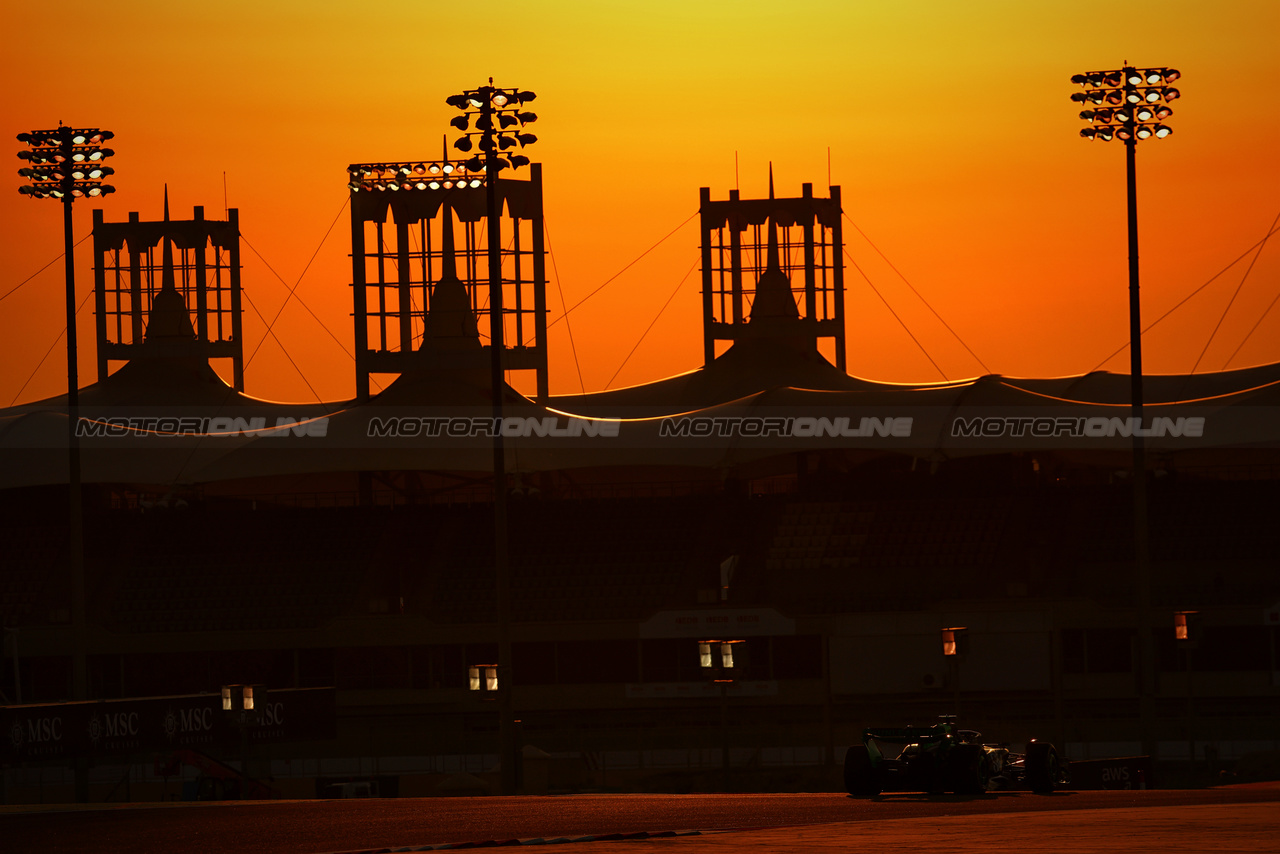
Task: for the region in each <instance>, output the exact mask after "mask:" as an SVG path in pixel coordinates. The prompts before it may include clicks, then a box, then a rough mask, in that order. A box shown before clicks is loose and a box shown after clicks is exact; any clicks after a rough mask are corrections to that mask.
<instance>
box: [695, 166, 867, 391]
mask: <svg viewBox="0 0 1280 854" xmlns="http://www.w3.org/2000/svg"><path fill="white" fill-rule="evenodd" d="M830 194H831V195H830V198H826V199H819V198H814V195H813V185H812V184H803V185H802V190H801V196H800V197H799V198H790V199H774V198H769V199H740V198H739V197H738V191H737V190H730V191H729V198H728V200H725V201H712V200H711V190H710V188H708V187H703V188H702V189H701V190H700V200H701V215H702V217H701V219H702V326H703V347H704V357H705V360H706V362H707V363H708V364H709V363H710V362H712V361H713V360H714V359H715V357H716V342H717V341H740V340H743V339H747V338H752V337H757V336H760V335H777V334H778V332H777V330H776V329H770V330H763V329H761V328H760V327H759V326H757V328H755V329H753V328H752V324H751V323H750V322H749V316H750V310H751V303H752V302H753V301H754V299H755V285H756V283H757V282H758V281H759V279H760V276H761V274H762V273H763V272H764V270H765V267H766V259H767V255H768V243H769V237H768V224H769V222H770V221H772V222H773V224H774V225H775V226H776V227H777V229H778V236H779V240H778V244H779V246H778V248H779V254H780V265H781V268H782V272H783V273H784V274H786V276H787V279H788V280H789V281H790V282H791V290H792V294H793V295H795V296H798V297H800V300H799V308H800V315H801V317H800V320H799V323H800V324H801V326H800V327H799V329H802V330H804V332H803V333H800V334H808V335H812V336H813V338H814V340H815V342H816V340H817V339H818V338H831V339H833V340H834V341H835V350H836V367H838V368H839V369H840V370H842V371H843V370H845V331H844V330H845V325H844V260H843V257H842V251H843V248H844V241H843V232H842V229H841V208H840V188H839V187H831V188H830ZM726 232H728V233H727V234H726ZM789 334H795V332H792V333H789Z"/></svg>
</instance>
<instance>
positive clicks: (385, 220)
mask: <svg viewBox="0 0 1280 854" xmlns="http://www.w3.org/2000/svg"><path fill="white" fill-rule="evenodd" d="M464 164H465V162H464V161H450V160H437V161H415V162H405V163H367V164H353V165H351V166H350V167H348V172H349V175H350V182H349V184H348V186H349V187H350V189H351V260H352V265H351V267H352V283H353V284H352V290H353V295H352V296H353V304H354V317H355V343H356V354H355V355H356V395H357V397H358V398H360V399H361V400H366V399H368V397H369V375H370V374H377V373H385V374H403V373H406V372H408V371H414V370H487V369H488V367H489V365H490V361H491V356H490V348H489V345H488V339H489V337H490V336H488V335H486V334H484V330H487V329H489V328H490V321H491V319H492V318H490V309H489V306H490V303H491V300H490V298H489V290H490V284H489V281H490V278H489V260H488V259H489V254H488V246H487V239H488V236H487V234H486V233H485V232H486V228H487V226H486V199H485V195H486V184H485V181H486V180H487V179H486V178H485V177H484V173H483V172H479V173H474V174H473V173H468V172H467V170H466V168H465V165H464ZM495 189H496V191H497V196H498V207H499V209H500V210H501V211H503V216H502V217H501V219H502V221H503V223H504V227H503V228H502V244H503V248H502V251H501V271H500V275H501V281H502V289H503V292H502V295H501V296H502V298H501V300H500V303H499V305H500V306H501V312H502V320H503V342H504V343H503V353H502V361H503V368H504V369H505V370H532V371H536V372H537V396H538V399H540V400H542V399H545V398H546V397H547V395H548V393H549V392H548V380H547V348H546V335H547V312H546V270H545V266H546V261H545V259H546V254H545V248H544V247H545V244H544V238H543V234H544V232H543V219H542V168H541V164H537V163H535V164H532V165H531V166H530V177H529V180H527V181H525V180H518V179H511V178H498V179H496V186H495ZM446 217H448V218H449V226H448V230H447V231H446V226H445V218H446ZM446 234H448V235H450V236H452V244H453V245H452V246H447V245H446V239H445V238H446ZM446 262H449V263H453V264H455V265H456V273H457V277H458V279H460V280H461V282H462V284H463V287H465V289H466V292H467V295H468V298H469V302H470V306H471V311H472V314H473V315H474V317H475V319H476V321H477V325H478V329H479V330H481V331H480V337H481V343H482V346H481V347H478V348H475V349H464V348H456V347H453V348H449V347H438V346H433V344H434V343H436V342H432V341H431V340H429V338H428V327H429V324H428V322H427V317H428V315H430V313H431V310H432V296H433V293H434V289H435V285H436V284H437V283H438V282H439V280H440V277H441V275H442V273H443V271H444V270H445V269H446ZM508 342H509V343H508Z"/></svg>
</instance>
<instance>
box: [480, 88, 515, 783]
mask: <svg viewBox="0 0 1280 854" xmlns="http://www.w3.org/2000/svg"><path fill="white" fill-rule="evenodd" d="M489 82H490V91H489V92H488V93H487V94H488V97H486V98H485V99H484V107H483V115H484V116H485V117H486V118H488V120H489V126H490V127H492V123H493V98H492V83H493V81H492V80H490V81H489ZM485 138H486V139H488V140H489V141H490V143H491V144H490V145H489V146H488V148H487V149H486V151H485V158H484V161H485V169H484V172H485V206H486V208H487V210H486V213H487V215H488V219H489V225H488V232H489V234H488V238H489V246H488V254H489V356H490V359H489V370H490V373H489V377H490V387H491V389H492V391H493V422H494V431H493V562H494V582H495V588H496V590H495V593H496V595H497V598H498V715H499V719H498V740H499V747H500V751H501V752H500V754H499V755H500V756H501V760H500V761H501V768H502V781H501V783H502V787H501V790H502V794H504V795H514V794H515V793H516V779H517V778H516V763H517V762H518V761H519V757H517V756H516V747H515V722H514V719H513V714H512V702H511V563H510V559H509V557H508V554H507V551H508V537H507V471H506V456H505V449H504V448H503V443H502V392H503V388H504V387H505V383H504V382H503V370H502V340H503V331H502V235H501V222H500V220H499V214H500V210H499V208H498V158H497V157H496V155H495V150H496V148H497V144H496V143H495V142H494V141H493V138H492V134H487V135H486V137H485Z"/></svg>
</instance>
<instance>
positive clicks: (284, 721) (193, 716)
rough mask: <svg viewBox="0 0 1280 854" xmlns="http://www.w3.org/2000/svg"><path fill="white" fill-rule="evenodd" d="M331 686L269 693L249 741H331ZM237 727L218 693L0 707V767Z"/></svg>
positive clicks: (170, 746) (209, 741)
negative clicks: (1, 738) (2, 735)
mask: <svg viewBox="0 0 1280 854" xmlns="http://www.w3.org/2000/svg"><path fill="white" fill-rule="evenodd" d="M334 698H335V691H334V689H332V688H302V689H293V690H280V691H269V692H267V693H266V695H265V697H264V699H263V702H261V703H260V709H259V710H258V713H257V715H255V716H254V717H253V718H251V719H249V720H248V721H247V723H246V728H247V733H246V734H247V735H248V737H249V739H250V740H251V741H253V742H255V743H259V744H267V743H275V742H286V741H323V740H326V739H331V738H335V737H336V735H337V716H336V706H335V702H334ZM240 727H241V722H240V720H239V718H238V717H232V716H231V715H230V714H228V713H226V712H224V711H223V710H222V697H221V695H220V694H194V695H185V696H179V697H149V698H147V699H137V700H101V701H96V702H80V703H56V704H50V705H40V706H4V707H0V732H2V733H4V734H5V737H4V738H3V741H2V742H0V763H9V762H25V761H38V760H42V759H69V758H74V757H79V756H105V755H110V754H127V753H140V752H146V751H164V750H175V749H178V748H184V747H194V748H199V747H201V746H204V745H213V744H219V743H234V742H236V741H238V740H239V739H240V735H241V731H240Z"/></svg>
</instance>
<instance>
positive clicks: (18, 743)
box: [9, 717, 62, 747]
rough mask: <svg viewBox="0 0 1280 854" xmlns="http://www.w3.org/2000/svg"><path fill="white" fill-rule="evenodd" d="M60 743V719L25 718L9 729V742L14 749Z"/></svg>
mask: <svg viewBox="0 0 1280 854" xmlns="http://www.w3.org/2000/svg"><path fill="white" fill-rule="evenodd" d="M51 741H62V718H60V717H58V718H27V719H26V720H25V721H16V722H15V723H14V724H13V726H12V727H10V728H9V742H10V743H11V744H12V745H13V746H14V747H22V746H23V745H26V744H31V745H35V744H44V743H47V742H51Z"/></svg>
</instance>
